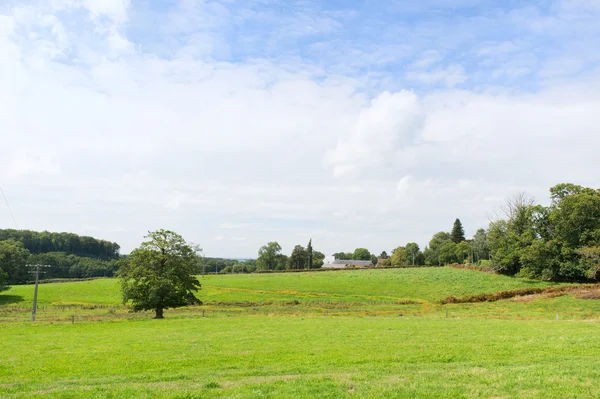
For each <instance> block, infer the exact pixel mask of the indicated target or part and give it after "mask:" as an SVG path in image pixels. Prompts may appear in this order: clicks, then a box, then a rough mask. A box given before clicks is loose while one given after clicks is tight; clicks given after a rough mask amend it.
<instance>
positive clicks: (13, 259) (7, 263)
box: [0, 240, 31, 284]
mask: <svg viewBox="0 0 600 399" xmlns="http://www.w3.org/2000/svg"><path fill="white" fill-rule="evenodd" d="M30 255H31V254H30V253H29V251H28V250H27V249H25V246H24V245H23V243H21V242H18V241H14V240H6V241H0V269H2V270H4V272H5V273H6V274H7V275H8V276H7V281H8V283H9V284H22V283H24V282H26V281H27V279H29V277H30V276H29V273H28V270H27V267H26V264H27V259H28V258H29V256H30Z"/></svg>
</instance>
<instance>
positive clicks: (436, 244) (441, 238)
mask: <svg viewBox="0 0 600 399" xmlns="http://www.w3.org/2000/svg"><path fill="white" fill-rule="evenodd" d="M448 241H452V237H450V234H449V233H446V232H444V231H440V232H439V233H436V234H434V235H433V237H432V238H431V240H430V241H429V245H428V246H427V248H425V251H423V255H424V257H425V264H426V265H428V266H435V265H441V264H442V257H441V254H440V249H441V248H442V246H443V245H444V244H445V243H446V242H448Z"/></svg>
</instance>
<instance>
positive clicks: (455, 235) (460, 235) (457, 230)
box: [450, 219, 465, 244]
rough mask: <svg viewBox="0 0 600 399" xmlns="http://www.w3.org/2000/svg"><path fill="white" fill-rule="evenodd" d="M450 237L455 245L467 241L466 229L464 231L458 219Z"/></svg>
mask: <svg viewBox="0 0 600 399" xmlns="http://www.w3.org/2000/svg"><path fill="white" fill-rule="evenodd" d="M450 237H451V238H452V241H453V242H454V243H455V244H458V243H459V242H463V241H464V240H465V229H463V226H462V223H461V222H460V219H456V220H455V221H454V226H452V231H451V232H450Z"/></svg>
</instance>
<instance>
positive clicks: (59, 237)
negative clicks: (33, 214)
mask: <svg viewBox="0 0 600 399" xmlns="http://www.w3.org/2000/svg"><path fill="white" fill-rule="evenodd" d="M6 240H13V241H17V242H20V243H22V244H23V247H25V249H27V251H29V252H30V253H31V254H34V255H37V254H43V253H48V252H63V253H65V254H67V255H76V256H80V257H85V258H95V259H102V260H111V259H119V250H120V249H121V247H120V246H119V244H117V243H115V242H110V241H105V240H99V239H96V238H93V237H88V236H78V235H77V234H73V233H51V232H48V231H42V232H37V231H31V230H14V229H5V230H1V229H0V241H6Z"/></svg>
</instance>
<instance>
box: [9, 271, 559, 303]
mask: <svg viewBox="0 0 600 399" xmlns="http://www.w3.org/2000/svg"><path fill="white" fill-rule="evenodd" d="M200 281H201V282H202V291H201V292H200V297H201V299H202V301H204V302H205V303H215V302H240V301H245V302H264V301H290V300H309V301H337V302H369V301H378V300H379V301H382V300H387V301H394V300H403V299H416V300H423V301H438V300H441V299H443V298H446V297H447V296H450V295H453V296H463V295H470V294H479V293H484V292H496V291H501V290H510V289H515V288H523V287H545V286H549V285H551V284H550V283H546V282H541V281H537V280H527V279H515V278H511V277H506V276H498V275H492V274H486V273H480V272H477V271H472V270H458V269H452V268H421V269H387V270H354V271H343V272H330V273H324V272H322V273H275V274H233V275H207V276H205V277H204V278H200ZM3 296H5V297H7V298H11V299H10V301H11V302H13V303H17V302H20V301H24V302H31V300H32V298H33V288H32V286H30V285H29V286H27V285H25V286H16V287H13V288H12V289H11V290H10V291H7V292H6V293H4V294H2V295H0V298H2V297H3ZM0 301H2V299H0ZM120 301H121V298H120V291H119V285H118V280H116V279H100V280H93V281H85V282H74V283H58V284H44V285H40V296H39V303H40V304H69V303H85V304H92V303H93V304H115V305H116V304H119V303H120ZM4 302H5V304H6V303H8V302H9V300H8V299H6V300H4ZM0 304H2V302H0Z"/></svg>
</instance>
